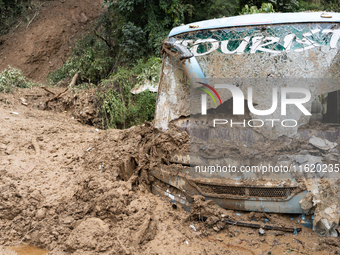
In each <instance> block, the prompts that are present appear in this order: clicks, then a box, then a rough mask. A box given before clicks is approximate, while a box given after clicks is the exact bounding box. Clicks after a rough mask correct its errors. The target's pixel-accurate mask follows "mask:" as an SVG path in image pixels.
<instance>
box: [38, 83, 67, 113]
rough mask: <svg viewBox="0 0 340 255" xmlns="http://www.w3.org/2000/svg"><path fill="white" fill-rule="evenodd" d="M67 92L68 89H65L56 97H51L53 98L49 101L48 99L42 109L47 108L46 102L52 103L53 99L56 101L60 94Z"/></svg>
mask: <svg viewBox="0 0 340 255" xmlns="http://www.w3.org/2000/svg"><path fill="white" fill-rule="evenodd" d="M67 90H68V88H67V89H65V90H64V91H63V92H61V93H59V94H58V95H56V96H55V97H53V98H51V99H48V100H47V101H46V102H45V107H44V108H46V107H47V104H48V102H51V101H53V100H55V99H58V98H59V97H60V96H61V95H62V94H64V93H65V92H66V91H67Z"/></svg>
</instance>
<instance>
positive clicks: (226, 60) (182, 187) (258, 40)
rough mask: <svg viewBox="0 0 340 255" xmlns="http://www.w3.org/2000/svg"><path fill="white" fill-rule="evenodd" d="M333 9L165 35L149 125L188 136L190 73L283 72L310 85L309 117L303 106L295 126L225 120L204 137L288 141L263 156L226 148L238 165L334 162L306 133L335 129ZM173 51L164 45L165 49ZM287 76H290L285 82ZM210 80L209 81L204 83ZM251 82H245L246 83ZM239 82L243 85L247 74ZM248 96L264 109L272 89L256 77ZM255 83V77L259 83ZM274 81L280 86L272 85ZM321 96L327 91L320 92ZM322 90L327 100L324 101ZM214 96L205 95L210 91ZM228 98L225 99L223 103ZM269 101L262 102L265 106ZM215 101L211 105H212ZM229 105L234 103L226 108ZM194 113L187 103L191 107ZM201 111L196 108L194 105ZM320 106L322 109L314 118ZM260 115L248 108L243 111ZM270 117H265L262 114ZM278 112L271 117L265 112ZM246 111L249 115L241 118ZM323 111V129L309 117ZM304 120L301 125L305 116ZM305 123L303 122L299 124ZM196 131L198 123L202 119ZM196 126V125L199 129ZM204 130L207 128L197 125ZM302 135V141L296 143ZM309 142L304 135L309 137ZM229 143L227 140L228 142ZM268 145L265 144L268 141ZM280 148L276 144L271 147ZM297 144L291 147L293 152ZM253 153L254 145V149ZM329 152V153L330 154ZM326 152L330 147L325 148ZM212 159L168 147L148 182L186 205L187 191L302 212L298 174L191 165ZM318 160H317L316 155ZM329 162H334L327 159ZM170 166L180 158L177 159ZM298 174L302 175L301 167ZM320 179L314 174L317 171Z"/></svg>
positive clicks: (230, 204) (203, 25) (331, 135)
mask: <svg viewBox="0 0 340 255" xmlns="http://www.w3.org/2000/svg"><path fill="white" fill-rule="evenodd" d="M339 22H340V14H339V13H330V14H324V13H320V12H319V13H286V14H281V13H279V14H276V13H274V14H255V15H245V16H236V17H229V18H222V19H214V20H208V21H201V22H196V23H193V24H188V25H183V26H180V27H177V28H174V29H173V30H172V31H171V32H170V34H169V36H168V38H167V39H166V41H165V42H164V47H166V48H167V50H165V51H163V53H164V57H163V67H162V73H161V80H160V85H159V88H158V96H157V106H156V115H155V120H154V123H155V127H157V128H159V129H161V130H167V129H168V128H169V126H170V125H176V126H177V127H178V128H179V130H181V131H186V132H188V133H189V134H190V135H191V136H192V135H193V130H194V128H195V127H196V126H197V125H198V124H197V123H198V122H197V121H195V123H193V121H192V119H191V122H190V115H192V114H193V111H195V110H193V109H190V102H189V101H190V90H191V89H192V87H195V86H200V83H198V82H197V81H206V82H207V81H209V80H211V79H221V78H223V79H234V80H235V79H239V80H240V81H242V82H244V81H247V80H252V79H263V80H264V81H268V79H275V78H280V79H282V85H280V86H282V87H284V86H285V85H284V83H285V82H284V79H290V82H295V83H297V84H299V86H302V87H304V88H306V89H308V90H309V91H310V93H311V96H312V98H313V99H315V100H319V101H320V103H318V104H315V105H314V106H313V107H314V108H320V104H321V105H322V106H323V107H321V108H320V109H316V110H315V109H314V111H312V108H313V107H312V105H313V100H310V101H309V102H308V103H306V104H304V106H305V107H306V109H308V111H312V116H304V115H303V114H301V112H300V111H297V110H296V109H292V110H291V111H290V110H289V109H288V113H287V115H288V117H290V118H292V117H294V118H295V119H297V120H298V125H297V126H296V127H295V128H290V129H286V128H284V127H281V126H280V127H276V128H263V129H256V128H255V129H254V128H252V127H244V128H235V129H233V128H230V129H228V131H227V132H225V131H224V132H219V131H218V129H216V131H211V127H209V126H207V127H205V128H206V129H210V131H209V132H207V133H206V134H208V135H202V137H201V139H203V140H206V141H208V140H209V139H212V138H214V139H219V140H221V141H233V142H235V143H237V144H239V145H241V146H244V147H245V148H248V147H252V148H253V149H254V148H256V145H257V144H259V145H260V146H265V144H268V143H272V146H274V147H275V146H280V144H294V146H295V148H294V151H295V154H291V153H290V151H289V146H288V147H287V148H288V149H286V150H283V151H282V152H281V153H276V154H275V153H274V154H273V155H270V153H269V154H268V155H269V156H263V157H262V156H257V157H252V158H251V159H250V158H247V157H240V156H238V155H235V153H233V151H230V153H229V152H227V153H225V157H224V159H223V160H224V162H225V163H226V164H232V165H235V166H237V167H240V166H242V165H249V166H250V165H257V166H259V165H263V164H267V165H268V164H272V165H277V164H281V165H282V164H283V165H292V164H293V163H297V164H299V163H300V164H301V163H304V162H307V163H308V162H309V161H310V162H314V161H320V162H319V163H329V162H330V161H332V160H333V161H335V162H336V161H337V160H338V158H337V156H338V154H337V150H336V149H335V150H334V149H333V151H332V152H331V153H330V152H329V153H324V154H323V153H321V152H320V151H317V150H316V149H315V147H313V146H312V145H310V144H308V141H309V139H310V138H312V137H313V136H315V137H318V138H321V139H325V140H328V141H329V142H332V143H335V142H336V141H337V140H338V138H339V128H338V126H337V125H338V123H339V108H340V107H339V105H340V101H339V93H338V90H339V89H340V88H339V85H338V84H337V83H334V82H332V81H334V79H338V78H339V71H340V69H339V65H340V62H339V38H340V26H339ZM170 51H171V52H172V53H173V54H172V53H171V52H170ZM292 80H293V81H292ZM207 83H208V82H207ZM250 83H251V82H249V84H250ZM244 84H245V85H244V86H240V89H241V90H242V92H243V93H244V94H246V93H247V82H244ZM254 84H255V86H257V87H254V88H253V90H254V91H255V93H254V99H253V100H254V102H253V103H254V104H255V105H257V106H258V107H260V108H261V107H262V109H268V107H269V106H270V103H269V105H268V102H271V101H272V99H271V92H270V93H269V92H267V90H268V86H270V82H263V83H262V82H257V83H256V82H255V83H254ZM256 84H257V85H256ZM278 89H280V87H279V88H278ZM219 95H220V97H221V101H222V102H223V105H229V106H230V105H232V103H231V101H230V99H231V97H232V94H231V93H227V92H226V93H224V92H223V91H219ZM322 99H325V100H322ZM327 99H328V100H327ZM210 101H211V100H210ZM228 102H229V104H228ZM264 102H265V103H267V105H263V104H264ZM218 107H219V106H215V104H213V103H212V102H210V103H209V107H208V108H210V109H218ZM230 109H231V111H232V107H231V108H230ZM195 113H196V112H194V114H195ZM197 113H198V112H197ZM320 114H321V115H322V117H321V118H320ZM255 118H256V119H261V118H264V117H263V116H257V115H256V114H252V113H250V115H249V116H248V119H255ZM267 118H268V117H267ZM272 118H275V116H272ZM248 119H247V120H248ZM312 119H314V120H320V121H322V122H325V123H328V124H325V125H327V127H330V128H320V125H319V126H316V127H315V128H314V126H313V125H309V122H310V121H311V120H312ZM304 124H305V125H304ZM306 126H308V128H304V127H306ZM200 128H201V129H200V130H201V131H200V132H203V131H204V128H202V127H200ZM202 129H203V131H202ZM203 133H204V132H203ZM299 140H301V141H302V140H303V142H301V144H303V146H302V147H301V150H299V149H298V148H296V146H298V145H296V144H298V141H299ZM306 143H307V144H306ZM229 149H230V150H232V147H231V148H229ZM268 150H269V151H270V148H268ZM277 151H280V150H277ZM296 152H298V153H296ZM254 153H256V152H254ZM330 154H331V155H332V158H331V159H330V157H329V155H330ZM327 155H328V156H327ZM213 160H214V159H211V158H204V157H201V156H197V157H194V156H191V157H190V152H187V153H183V152H178V153H174V154H173V155H172V157H171V164H170V165H164V166H163V167H162V169H154V170H152V172H153V175H154V176H155V177H156V179H158V180H159V181H160V182H159V183H160V184H155V185H153V187H152V189H153V192H154V193H156V194H163V195H164V194H165V195H167V196H170V197H171V198H172V199H173V200H174V201H178V202H180V203H182V204H183V205H184V206H188V208H189V207H190V206H189V204H190V202H191V201H192V197H193V196H194V195H203V196H204V197H206V199H211V200H214V201H215V202H216V203H217V204H219V205H220V206H222V207H224V208H227V209H236V210H245V211H265V212H278V213H304V212H305V210H304V209H303V208H301V203H300V202H301V201H303V199H304V198H305V195H306V194H307V192H308V191H310V190H308V188H310V189H312V187H308V185H307V187H306V183H305V182H301V180H299V176H297V175H294V174H291V173H285V174H284V175H283V174H282V173H267V174H254V173H253V174H252V173H238V174H232V173H230V174H225V173H224V174H223V176H222V175H221V176H216V175H214V176H212V175H210V174H207V173H202V172H201V173H198V174H192V172H190V165H191V166H192V167H193V166H197V165H209V164H210V163H211V162H212V161H213ZM314 163H318V162H314ZM333 163H334V162H333ZM176 165H180V166H183V167H181V168H178V167H176ZM300 177H301V178H303V176H300ZM318 180H319V179H318Z"/></svg>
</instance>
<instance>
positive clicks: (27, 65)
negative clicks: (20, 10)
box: [0, 0, 103, 82]
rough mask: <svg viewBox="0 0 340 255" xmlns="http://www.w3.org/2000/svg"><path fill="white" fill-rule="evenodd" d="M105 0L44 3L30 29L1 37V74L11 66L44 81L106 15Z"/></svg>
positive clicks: (61, 0)
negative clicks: (103, 4)
mask: <svg viewBox="0 0 340 255" xmlns="http://www.w3.org/2000/svg"><path fill="white" fill-rule="evenodd" d="M102 2H103V1H102V0H82V1H76V0H55V1H43V6H42V9H41V10H40V11H39V14H38V15H37V16H36V18H35V19H34V20H33V21H32V22H31V23H30V25H29V26H28V27H27V24H25V25H24V24H23V25H21V26H19V27H18V28H17V29H16V30H15V31H14V32H12V33H10V34H8V35H5V36H2V37H1V38H0V41H1V45H0V71H2V70H4V69H6V68H7V67H8V65H10V66H12V67H15V68H18V69H21V70H22V71H23V73H24V75H25V76H27V77H28V78H29V79H32V80H34V81H38V82H45V81H46V76H47V75H48V73H49V72H51V71H54V70H56V69H57V68H58V67H60V66H61V65H62V64H63V62H65V61H66V60H67V59H68V57H69V56H70V54H71V51H72V49H71V47H72V46H73V45H74V40H75V39H77V38H80V37H81V35H82V34H83V33H85V32H86V30H87V29H88V27H89V25H90V24H91V22H92V21H94V20H95V19H96V18H98V17H99V15H100V14H101V13H102V12H103V8H102Z"/></svg>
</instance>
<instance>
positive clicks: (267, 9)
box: [240, 3, 275, 14]
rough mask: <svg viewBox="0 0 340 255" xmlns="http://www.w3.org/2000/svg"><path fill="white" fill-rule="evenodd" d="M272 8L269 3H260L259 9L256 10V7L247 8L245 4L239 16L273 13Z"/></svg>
mask: <svg viewBox="0 0 340 255" xmlns="http://www.w3.org/2000/svg"><path fill="white" fill-rule="evenodd" d="M273 12H275V11H274V8H273V5H272V4H271V3H262V5H261V8H260V9H257V6H252V7H250V8H249V6H248V5H247V4H246V5H245V6H244V7H243V8H242V10H241V13H240V14H255V13H273Z"/></svg>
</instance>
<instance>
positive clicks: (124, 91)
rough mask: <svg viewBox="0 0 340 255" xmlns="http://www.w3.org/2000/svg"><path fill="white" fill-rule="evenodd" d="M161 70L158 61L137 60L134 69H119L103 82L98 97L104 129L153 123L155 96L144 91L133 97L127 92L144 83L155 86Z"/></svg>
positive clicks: (159, 60) (151, 59) (152, 59)
mask: <svg viewBox="0 0 340 255" xmlns="http://www.w3.org/2000/svg"><path fill="white" fill-rule="evenodd" d="M160 68H161V59H159V58H155V57H153V58H150V59H149V60H148V61H146V62H145V61H142V60H140V61H138V63H137V64H136V65H135V66H134V67H133V68H130V69H127V68H120V69H119V70H118V72H117V74H115V75H114V76H112V77H110V79H108V80H105V81H103V82H102V84H101V85H100V87H99V88H98V93H97V97H98V102H99V103H98V106H99V113H100V116H101V118H102V125H103V127H104V128H128V127H131V126H133V125H138V124H141V123H143V122H144V121H146V120H147V121H152V120H153V118H154V112H155V106H156V94H155V93H151V92H149V91H143V92H141V93H139V94H136V95H133V94H131V92H130V91H131V89H132V88H134V87H135V86H139V85H141V84H143V83H145V82H146V80H149V81H151V84H153V85H156V83H157V82H158V80H159V73H160Z"/></svg>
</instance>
